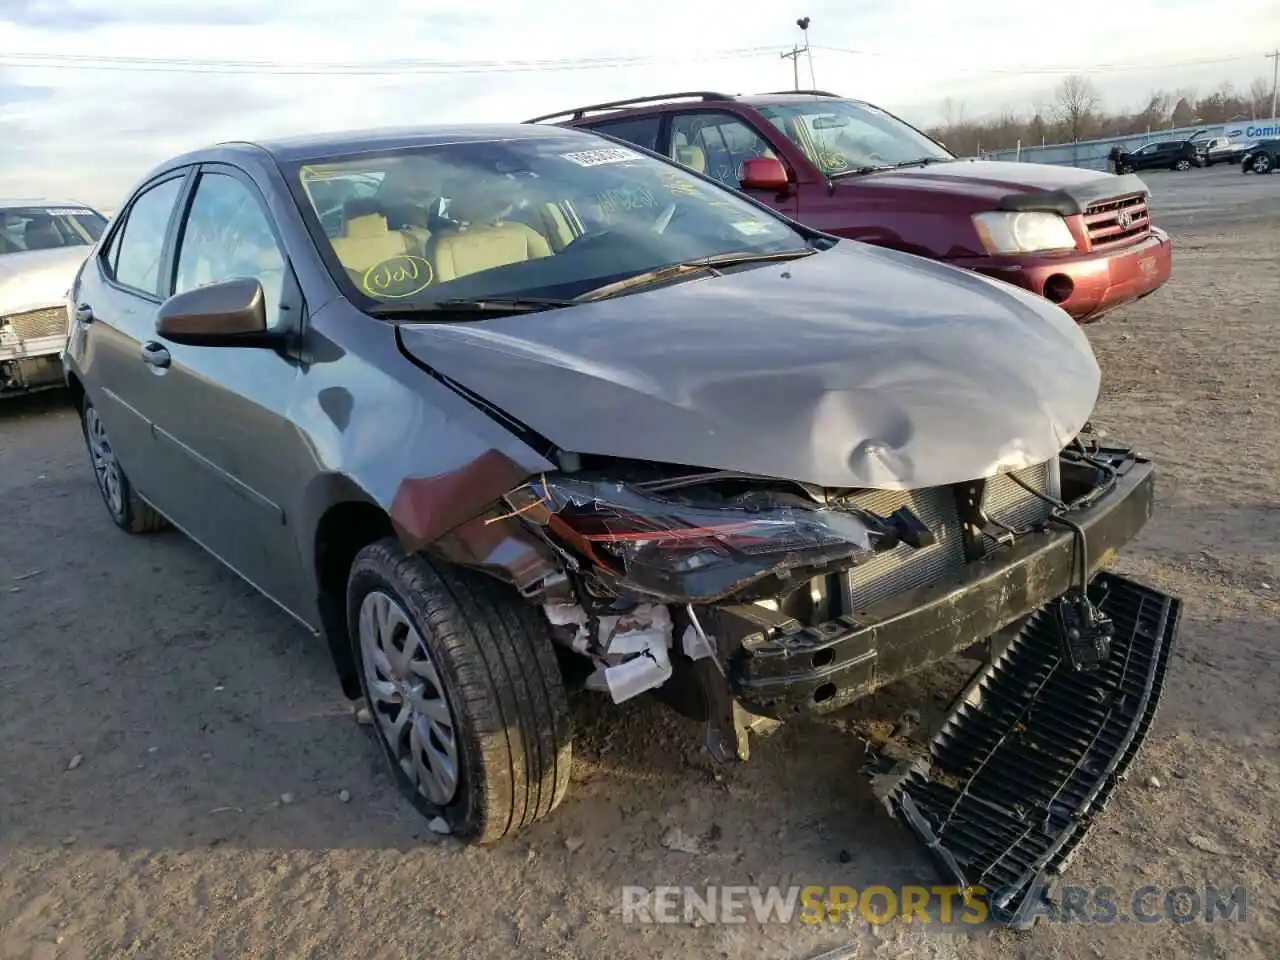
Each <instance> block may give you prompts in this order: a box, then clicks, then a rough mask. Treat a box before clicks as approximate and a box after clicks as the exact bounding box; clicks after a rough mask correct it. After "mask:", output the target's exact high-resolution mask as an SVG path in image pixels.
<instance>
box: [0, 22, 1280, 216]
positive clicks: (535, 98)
mask: <svg viewBox="0 0 1280 960" xmlns="http://www.w3.org/2000/svg"><path fill="white" fill-rule="evenodd" d="M741 9H743V8H742V7H741V6H739V7H738V8H732V7H728V8H727V7H724V6H723V5H710V4H694V3H689V2H687V0H680V2H677V0H650V2H648V3H646V4H625V5H623V4H591V5H587V4H583V3H581V2H574V3H570V2H569V0H544V2H543V3H541V4H538V5H536V6H531V5H529V4H527V3H524V2H516V0H489V2H488V3H486V4H485V5H484V6H482V7H481V6H470V7H463V6H461V5H452V4H446V3H441V2H428V0H416V2H413V0H400V2H396V0H383V2H381V3H378V4H376V5H374V4H361V3H352V2H350V0H311V2H307V3H302V2H300V0H275V2H273V3H271V4H264V3H261V2H260V0H223V2H219V3H216V4H194V3H192V4H181V3H176V2H174V0H7V2H6V3H4V5H3V6H0V129H3V130H4V131H5V135H4V149H3V150H0V195H13V194H22V195H31V194H63V195H70V196H74V197H78V198H81V199H83V200H85V201H87V202H91V203H96V204H99V205H104V206H108V207H110V206H113V205H115V204H116V203H118V202H119V200H120V199H121V198H122V197H123V195H124V193H125V192H126V191H127V190H128V189H129V187H130V186H132V184H133V183H134V182H136V181H137V180H138V179H139V178H140V177H142V176H143V175H144V174H145V173H146V172H147V170H148V169H149V168H150V167H151V166H153V165H154V164H156V163H158V162H160V161H162V160H163V159H165V158H166V157H168V156H171V155H172V154H174V153H177V152H180V151H183V150H187V149H191V148H194V147H197V146H201V145H204V144H207V143H211V142H216V141H218V140H223V139H246V138H254V137H269V136H275V135H284V134H291V133H301V132H309V131H319V130H324V129H349V128H355V127H370V126H382V125H388V124H394V125H403V124H417V123H431V122H436V121H439V122H451V121H460V120H468V121H470V120H500V121H505V120H519V119H523V118H525V117H528V116H531V115H533V114H537V113H545V112H549V111H551V110H555V109H560V108H564V107H569V106H574V105H578V104H580V103H584V102H593V101H599V100H605V99H611V98H615V97H626V96H635V95H641V94H646V93H656V92H665V91H671V90H679V89H706V88H712V89H718V90H723V91H725V92H729V93H735V92H754V91H760V90H776V89H782V88H786V87H789V86H790V85H791V80H792V76H791V71H792V66H791V64H790V63H789V62H788V61H786V60H783V59H781V58H780V56H779V53H778V51H779V50H780V49H782V48H784V47H786V46H788V45H789V44H791V43H794V42H798V41H800V40H801V35H800V31H799V30H798V29H797V28H796V27H795V24H794V21H795V19H796V18H797V17H799V16H802V15H807V16H810V17H811V18H812V26H811V29H810V35H811V36H810V40H811V42H812V43H813V45H814V47H815V49H814V52H813V69H814V73H813V78H814V80H815V81H816V83H817V84H818V85H819V86H821V87H825V88H828V89H835V90H838V91H841V92H844V93H848V94H850V95H855V96H859V97H862V98H865V99H869V100H872V101H874V102H877V103H880V104H882V105H884V106H885V107H887V108H889V109H891V110H893V111H894V112H896V113H899V114H900V115H903V116H905V117H907V118H908V119H911V120H913V121H916V122H919V123H921V124H926V123H930V122H932V121H934V120H935V119H937V118H938V116H939V113H940V109H941V102H942V100H943V99H944V98H947V97H950V98H952V99H953V100H955V101H963V102H964V103H965V106H966V112H967V113H968V114H969V115H975V114H980V113H986V112H993V111H996V110H1000V109H1002V108H1006V107H1011V108H1013V109H1017V110H1021V111H1026V110H1028V109H1029V108H1030V106H1031V101H1032V99H1033V98H1034V97H1035V96H1037V95H1043V94H1045V93H1046V92H1047V91H1049V90H1051V89H1052V87H1053V86H1054V85H1055V83H1056V82H1057V81H1058V80H1059V79H1060V77H1059V76H1057V75H1054V74H1051V73H1045V72H1044V68H1045V66H1046V65H1050V66H1052V65H1054V64H1099V65H1102V66H1101V67H1100V68H1099V69H1098V70H1097V71H1096V72H1095V74H1094V75H1093V78H1094V80H1095V82H1096V83H1097V84H1098V85H1099V87H1100V88H1101V89H1102V91H1103V93H1104V95H1106V97H1107V98H1108V100H1109V101H1110V102H1112V103H1115V104H1120V103H1133V102H1136V101H1138V100H1140V99H1142V97H1143V95H1144V94H1145V92H1146V91H1147V90H1149V89H1151V88H1152V87H1155V86H1165V87H1178V86H1185V85H1187V83H1188V82H1194V83H1197V84H1199V85H1201V87H1202V89H1203V88H1204V87H1205V86H1208V85H1214V84H1216V83H1217V82H1218V81H1219V80H1221V79H1232V80H1234V81H1235V82H1236V83H1237V84H1241V85H1247V84H1248V82H1249V80H1250V79H1252V78H1253V77H1254V76H1258V75H1261V74H1262V73H1263V72H1264V71H1265V70H1266V68H1267V67H1268V66H1269V64H1268V63H1267V62H1266V61H1265V60H1264V59H1263V58H1262V53H1263V52H1264V51H1261V50H1257V51H1254V50H1252V49H1250V48H1248V47H1244V46H1243V45H1242V44H1240V43H1239V40H1238V38H1251V37H1254V36H1277V35H1280V6H1277V5H1276V4H1275V3H1274V0H1222V2H1220V3H1218V4H1216V5H1214V7H1213V12H1212V19H1213V22H1214V26H1215V31H1214V36H1217V37H1220V38H1224V39H1220V40H1214V39H1212V38H1210V37H1209V36H1207V34H1206V31H1205V29H1204V25H1205V18H1206V17H1207V16H1209V14H1207V13H1206V10H1207V9H1208V8H1206V7H1205V6H1204V5H1203V4H1202V3H1200V2H1195V3H1192V2H1189V0H1130V2H1129V3H1127V4H1116V3H1114V2H1111V0H1076V2H1075V3H1073V4H1072V5H1071V7H1070V10H1069V11H1064V8H1063V7H1062V6H1061V5H1059V4H1056V3H1054V4H1050V3H1047V2H1045V3H1039V4H1027V3H1025V2H1024V0H1022V2H1020V0H987V2H985V3H983V4H979V5H976V6H975V5H973V4H967V5H965V4H961V5H957V4H943V3H942V2H941V0H898V2H896V3H893V4H884V3H881V2H878V0H827V2H816V0H815V2H803V0H781V2H778V3H775V4H772V5H770V6H768V9H769V11H770V14H769V16H768V17H767V18H766V17H764V16H760V15H757V14H753V15H751V16H743V15H740V13H739V12H738V11H740V10H741ZM747 48H763V49H762V50H761V52H758V53H756V54H754V55H751V56H745V55H744V56H739V57H735V58H725V57H716V56H713V54H714V53H715V52H716V51H725V50H733V49H737V50H741V49H747ZM849 51H862V53H852V52H849ZM1242 51H1243V54H1242ZM15 54H26V55H28V56H27V57H26V58H25V59H23V58H20V57H15V56H13V55H15ZM30 55H36V56H37V57H39V56H44V57H52V58H54V60H53V61H52V62H50V61H48V60H45V61H41V62H40V63H39V64H38V63H37V61H35V60H33V59H32V57H31V56H30ZM1233 55H1247V56H1246V57H1245V58H1244V59H1241V60H1238V61H1231V62H1226V63H1218V64H1206V65H1195V64H1191V65H1187V66H1183V67H1167V66H1166V67H1154V68H1152V69H1150V70H1148V71H1145V72H1144V71H1141V70H1133V69H1119V68H1118V67H1117V66H1116V65H1117V64H1132V63H1133V62H1134V61H1137V60H1151V61H1157V62H1163V63H1166V64H1167V63H1169V62H1170V61H1177V60H1204V59H1209V58H1215V57H1224V56H1233ZM76 56H91V57H103V56H111V57H126V56H133V57H146V58H154V59H158V60H163V61H164V67H165V69H164V70H163V71H149V72H143V71H126V70H102V69H87V68H76V66H75V64H74V63H73V62H71V61H69V60H68V59H67V58H71V57H76ZM605 57H608V58H620V57H633V58H648V59H644V60H641V61H639V62H631V63H617V64H615V65H613V66H610V67H607V68H595V69H577V70H548V69H538V70H523V71H517V70H513V69H511V68H507V69H493V68H485V69H477V70H474V71H471V72H462V73H444V72H427V71H424V70H423V69H422V67H421V66H419V67H416V68H414V69H413V70H408V69H403V68H402V69H400V70H399V71H397V69H396V66H395V65H396V63H397V62H399V63H401V64H402V65H403V63H404V62H406V61H414V62H416V63H418V64H421V62H422V61H426V60H437V61H449V62H460V61H471V62H475V61H489V62H499V61H503V62H510V61H521V62H524V63H527V62H529V61H547V60H557V61H563V60H566V59H570V58H578V59H581V58H605ZM59 58H61V59H59ZM193 60H203V61H208V60H220V61H240V62H250V63H268V64H276V65H277V66H275V67H274V68H273V69H274V70H275V72H274V73H263V72H261V70H260V71H259V72H258V73H257V74H255V73H254V72H253V71H252V70H249V69H246V70H245V71H244V72H241V73H210V72H207V71H206V72H200V71H201V69H202V68H201V67H200V65H199V64H198V63H193V62H192V61H193ZM1255 60H1256V63H1255V62H1254V61H1255ZM307 64H311V65H315V64H341V65H343V67H342V69H341V70H336V69H335V70H332V71H329V72H327V73H326V72H325V71H324V70H318V69H317V68H316V67H315V66H311V67H310V68H308V66H307ZM800 68H801V78H802V80H803V81H805V85H807V84H808V81H809V63H808V61H807V60H806V59H804V58H801V62H800Z"/></svg>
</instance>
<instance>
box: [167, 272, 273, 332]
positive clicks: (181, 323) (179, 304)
mask: <svg viewBox="0 0 1280 960" xmlns="http://www.w3.org/2000/svg"><path fill="white" fill-rule="evenodd" d="M156 333H158V334H159V335H160V336H162V337H164V338H165V339H166V340H172V341H173V342H174V343H192V344H199V345H201V346H242V347H247V346H260V345H265V344H266V343H267V342H268V341H272V340H274V339H275V337H273V336H272V334H271V333H270V332H269V331H268V330H267V308H266V296H265V294H264V293H263V291H262V284H261V283H259V282H258V281H257V280H256V279H254V278H252V277H239V278H236V279H234V280H223V281H221V282H219V283H211V284H208V285H207V286H203V287H196V288H195V289H194V290H187V291H185V292H183V293H176V294H174V295H173V296H172V297H170V298H169V299H168V300H166V301H165V302H164V303H162V304H161V305H160V311H159V313H158V314H157V316H156Z"/></svg>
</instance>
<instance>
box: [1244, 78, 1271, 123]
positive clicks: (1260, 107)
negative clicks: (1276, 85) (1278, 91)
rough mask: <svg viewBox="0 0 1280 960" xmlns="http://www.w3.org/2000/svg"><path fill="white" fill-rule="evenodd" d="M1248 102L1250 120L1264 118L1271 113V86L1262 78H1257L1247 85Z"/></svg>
mask: <svg viewBox="0 0 1280 960" xmlns="http://www.w3.org/2000/svg"><path fill="white" fill-rule="evenodd" d="M1248 100H1249V111H1250V113H1251V114H1252V118H1251V119H1254V120H1257V119H1258V118H1259V117H1265V116H1266V115H1267V114H1268V113H1270V112H1271V84H1269V83H1267V81H1266V80H1265V79H1263V78H1262V77H1257V78H1256V79H1255V80H1254V81H1253V83H1251V84H1249V96H1248Z"/></svg>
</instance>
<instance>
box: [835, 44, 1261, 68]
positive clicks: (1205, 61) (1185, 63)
mask: <svg viewBox="0 0 1280 960" xmlns="http://www.w3.org/2000/svg"><path fill="white" fill-rule="evenodd" d="M813 49H815V50H825V51H827V52H828V53H843V54H848V55H850V56H859V57H888V58H890V59H894V60H920V61H926V60H927V61H929V62H930V63H937V59H936V58H934V57H926V56H918V55H916V56H913V55H911V54H901V53H885V52H883V51H879V50H859V49H854V48H851V47H827V46H817V45H815V46H814V48H813ZM1254 56H1256V54H1235V55H1232V56H1224V57H1199V58H1195V59H1190V60H1166V61H1154V60H1148V61H1140V60H1132V61H1128V62H1121V63H1094V64H1076V65H1074V66H1073V65H1066V64H1064V65H1060V66H1047V67H1046V66H1040V67H1009V68H1003V69H1002V68H999V67H993V68H989V69H983V70H972V71H971V70H968V69H966V68H965V67H963V66H959V65H957V66H956V67H955V69H956V70H958V71H960V72H963V73H974V74H978V75H985V74H1007V75H1013V76H1025V75H1027V74H1045V75H1052V76H1061V75H1064V74H1072V73H1082V74H1096V73H1114V72H1120V71H1129V70H1161V69H1165V68H1168V67H1189V66H1197V65H1214V64H1219V63H1235V62H1239V61H1242V60H1252V59H1253V57H1254Z"/></svg>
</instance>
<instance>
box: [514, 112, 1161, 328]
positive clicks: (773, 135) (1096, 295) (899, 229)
mask: <svg viewBox="0 0 1280 960" xmlns="http://www.w3.org/2000/svg"><path fill="white" fill-rule="evenodd" d="M545 121H550V122H554V123H557V124H559V125H562V126H574V127H585V128H588V129H591V130H594V131H596V132H598V133H604V134H608V135H610V136H613V137H616V138H619V139H621V140H625V141H629V142H631V143H634V144H636V145H638V146H641V147H645V148H647V149H649V150H653V151H656V152H657V153H661V154H665V155H666V156H668V157H671V158H673V159H675V160H677V161H679V162H680V163H683V164H684V165H685V166H687V167H690V168H692V169H693V170H696V171H698V172H699V173H702V174H703V175H705V176H709V177H712V178H713V179H715V180H718V181H719V182H721V183H723V184H725V185H726V186H729V187H732V188H734V189H738V190H741V191H743V192H744V193H746V194H748V195H749V196H751V197H752V198H754V199H755V200H757V201H759V202H761V203H764V204H767V205H768V206H770V207H772V208H774V209H775V210H778V211H780V212H782V213H784V214H786V215H787V216H789V217H792V218H794V219H796V220H799V221H800V222H801V223H804V224H806V225H808V226H811V227H816V228H817V229H819V230H822V231H824V232H826V233H831V234H835V235H837V236H841V237H847V238H849V239H852V240H861V241H864V242H867V243H874V244H878V245H881V246H886V247H893V248H895V249H897V250H903V251H906V252H907V253H914V254H917V255H920V256H925V257H929V258H931V259H934V260H941V261H943V262H944V263H949V264H952V265H954V266H958V267H965V268H968V269H971V270H976V271H978V272H979V273H984V274H987V275H988V276H992V277H996V278H998V279H1000V280H1004V281H1006V282H1008V283H1013V284H1016V285H1017V286H1020V287H1023V288H1024V289H1027V290H1031V291H1032V292H1033V293H1037V294H1040V295H1041V296H1044V297H1046V298H1048V299H1049V300H1051V301H1052V302H1054V303H1056V304H1058V306H1060V307H1062V308H1063V309H1064V310H1066V311H1067V313H1069V314H1071V316H1073V317H1074V318H1075V319H1076V320H1077V321H1080V322H1085V321H1089V320H1096V319H1097V318H1098V317H1100V316H1102V315H1103V314H1104V313H1106V312H1107V311H1108V310H1111V309H1114V308H1115V307H1118V306H1121V305H1122V304H1125V303H1129V302H1131V301H1133V300H1136V299H1137V298H1139V297H1144V296H1146V295H1147V294H1149V293H1152V292H1154V291H1155V290H1157V289H1158V288H1159V287H1160V286H1161V285H1162V284H1163V283H1164V282H1165V281H1166V280H1167V279H1168V278H1169V272H1170V267H1171V260H1172V256H1171V252H1172V246H1171V244H1170V241H1169V237H1168V235H1167V234H1165V233H1164V232H1163V231H1161V230H1158V229H1156V228H1155V227H1153V226H1152V225H1151V221H1150V218H1149V216H1148V211H1147V197H1148V190H1147V187H1146V184H1144V183H1143V182H1142V181H1141V180H1140V179H1138V178H1137V177H1134V176H1130V177H1114V176H1111V175H1110V174H1106V173H1101V172H1099V171H1096V170H1081V169H1078V168H1075V167H1064V166H1054V165H1049V164H1032V163H1002V162H994V161H987V160H963V159H960V158H958V157H956V156H955V155H954V154H952V153H951V152H950V151H949V150H947V149H946V148H945V147H944V146H943V145H942V144H939V143H938V142H936V141H934V140H932V139H931V138H929V137H928V136H926V135H925V134H923V133H921V132H920V131H919V130H917V129H915V128H914V127H912V126H911V125H910V124H908V123H906V122H904V121H902V120H900V119H898V118H897V117H895V116H893V115H892V114H890V113H888V112H887V111H885V110H882V109H880V108H879V107H876V106H874V105H873V104H869V103H865V102H862V101H858V100H849V99H845V98H843V97H839V96H836V95H835V94H832V93H826V92H823V91H806V92H792V93H774V94H761V95H756V96H737V97H735V96H728V95H726V94H721V93H709V92H698V93H682V94H671V95H667V96H661V97H642V98H638V99H633V100H618V101H614V102H612V103H602V104H596V105H594V106H589V107H579V108H576V109H573V110H568V111H562V112H560V113H557V114H548V115H546V116H542V117H536V118H534V119H533V120H531V121H529V122H531V123H541V122H545Z"/></svg>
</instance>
